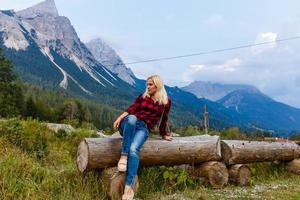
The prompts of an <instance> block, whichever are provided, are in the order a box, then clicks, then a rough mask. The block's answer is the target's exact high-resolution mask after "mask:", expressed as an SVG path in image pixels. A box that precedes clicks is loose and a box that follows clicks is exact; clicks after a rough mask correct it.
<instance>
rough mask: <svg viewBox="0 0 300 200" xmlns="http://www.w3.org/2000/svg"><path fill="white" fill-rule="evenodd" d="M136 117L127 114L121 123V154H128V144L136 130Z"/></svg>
mask: <svg viewBox="0 0 300 200" xmlns="http://www.w3.org/2000/svg"><path fill="white" fill-rule="evenodd" d="M136 122H137V118H136V116H134V115H128V116H127V117H126V118H125V119H124V121H123V122H122V124H121V132H122V136H123V142H122V151H121V156H128V154H129V150H130V144H131V143H132V139H133V136H134V134H135V132H136Z"/></svg>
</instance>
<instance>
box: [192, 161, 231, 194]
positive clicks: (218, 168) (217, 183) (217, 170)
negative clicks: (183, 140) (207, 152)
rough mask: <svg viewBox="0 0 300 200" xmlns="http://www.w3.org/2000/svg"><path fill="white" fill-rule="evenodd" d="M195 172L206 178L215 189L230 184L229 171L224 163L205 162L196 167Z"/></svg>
mask: <svg viewBox="0 0 300 200" xmlns="http://www.w3.org/2000/svg"><path fill="white" fill-rule="evenodd" d="M195 171H197V172H198V175H199V176H202V177H205V178H206V179H207V180H208V182H209V184H210V185H211V186H212V187H213V188H222V187H223V186H224V185H226V184H227V182H228V176H229V175H228V170H227V168H226V166H225V164H224V163H222V162H218V161H209V162H205V163H203V164H201V165H199V166H195Z"/></svg>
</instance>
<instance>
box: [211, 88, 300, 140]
mask: <svg viewBox="0 0 300 200" xmlns="http://www.w3.org/2000/svg"><path fill="white" fill-rule="evenodd" d="M217 103H220V104H222V105H223V106H225V107H226V108H228V109H230V110H232V111H236V112H237V113H238V114H239V116H240V117H241V118H240V120H241V122H242V124H248V126H249V127H250V128H258V129H265V130H273V131H275V132H277V133H281V134H282V133H288V132H290V131H293V130H300V123H299V121H300V109H297V108H294V107H291V106H288V105H285V104H283V103H280V102H276V101H274V100H273V99H271V98H270V97H268V96H266V95H265V94H263V93H261V92H260V91H258V90H236V91H233V92H231V93H229V94H227V95H226V96H225V97H223V98H222V99H220V100H218V101H217Z"/></svg>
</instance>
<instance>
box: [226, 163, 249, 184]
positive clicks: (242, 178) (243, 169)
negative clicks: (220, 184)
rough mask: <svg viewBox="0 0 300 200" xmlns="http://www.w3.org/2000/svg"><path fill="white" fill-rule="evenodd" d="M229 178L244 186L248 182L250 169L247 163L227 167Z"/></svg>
mask: <svg viewBox="0 0 300 200" xmlns="http://www.w3.org/2000/svg"><path fill="white" fill-rule="evenodd" d="M228 172H229V180H230V181H231V182H234V183H236V184H238V185H240V186H246V185H248V184H249V182H250V178H251V170H250V168H249V167H248V166H247V165H243V164H238V165H232V166H230V167H229V170H228Z"/></svg>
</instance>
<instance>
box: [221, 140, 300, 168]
mask: <svg viewBox="0 0 300 200" xmlns="http://www.w3.org/2000/svg"><path fill="white" fill-rule="evenodd" d="M221 148H222V151H221V152H222V158H223V160H224V162H225V163H226V164H227V165H233V164H246V163H253V162H266V161H275V160H281V161H291V160H293V159H295V158H300V146H299V145H297V144H295V143H287V142H259V141H242V140H222V142H221Z"/></svg>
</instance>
